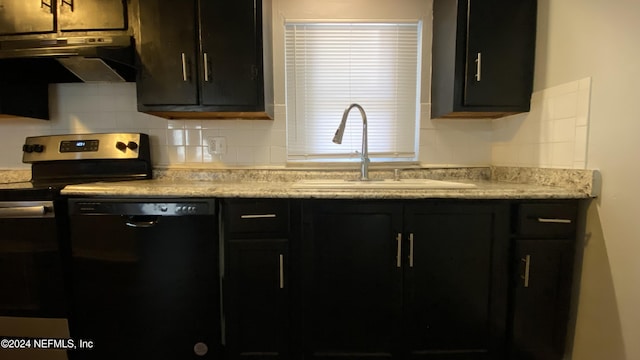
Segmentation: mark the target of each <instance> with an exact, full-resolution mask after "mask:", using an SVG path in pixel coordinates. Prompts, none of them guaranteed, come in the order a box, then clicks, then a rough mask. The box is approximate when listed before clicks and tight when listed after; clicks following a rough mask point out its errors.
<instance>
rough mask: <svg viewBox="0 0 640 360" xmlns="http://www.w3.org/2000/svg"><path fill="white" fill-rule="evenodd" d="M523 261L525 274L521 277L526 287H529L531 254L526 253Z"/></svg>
mask: <svg viewBox="0 0 640 360" xmlns="http://www.w3.org/2000/svg"><path fill="white" fill-rule="evenodd" d="M520 260H522V262H524V275H521V276H520V278H521V279H523V280H524V287H526V288H528V287H529V272H530V271H531V255H525V257H524V258H521V259H520Z"/></svg>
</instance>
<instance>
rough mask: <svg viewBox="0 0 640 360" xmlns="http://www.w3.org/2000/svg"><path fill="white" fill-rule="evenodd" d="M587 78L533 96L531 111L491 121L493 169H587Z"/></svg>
mask: <svg viewBox="0 0 640 360" xmlns="http://www.w3.org/2000/svg"><path fill="white" fill-rule="evenodd" d="M590 94H591V78H585V79H582V80H578V81H573V82H570V83H566V84H562V85H559V86H555V87H552V88H548V89H544V90H542V91H538V92H535V93H533V96H532V97H531V111H530V112H528V113H524V114H518V115H513V116H510V117H506V118H502V119H497V120H494V121H493V140H492V145H491V153H492V155H491V158H492V163H493V165H498V166H525V167H546V168H569V169H586V168H587V150H588V134H589V101H590Z"/></svg>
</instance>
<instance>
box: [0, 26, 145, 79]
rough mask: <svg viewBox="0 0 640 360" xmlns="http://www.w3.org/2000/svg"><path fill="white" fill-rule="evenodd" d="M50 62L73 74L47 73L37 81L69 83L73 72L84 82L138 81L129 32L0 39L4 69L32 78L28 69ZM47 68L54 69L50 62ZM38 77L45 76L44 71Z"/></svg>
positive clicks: (0, 62) (0, 61) (0, 57)
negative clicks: (9, 66)
mask: <svg viewBox="0 0 640 360" xmlns="http://www.w3.org/2000/svg"><path fill="white" fill-rule="evenodd" d="M34 59H35V60H34ZM23 60H24V61H23ZM48 62H56V63H58V64H60V65H62V67H64V69H66V70H67V71H68V72H69V73H70V74H57V73H55V71H54V72H53V73H51V72H47V74H45V75H44V77H45V78H39V79H37V80H38V81H45V82H49V83H53V82H66V81H68V80H67V79H69V78H70V75H72V76H73V77H75V78H77V79H78V80H79V81H84V82H93V81H112V82H113V81H135V69H134V46H133V39H132V37H131V36H129V35H116V36H109V35H107V36H104V35H100V36H73V37H59V38H46V39H7V38H6V37H5V38H4V39H3V40H0V64H4V65H5V66H3V67H4V68H5V69H4V70H5V71H15V72H19V73H21V74H20V76H21V77H22V78H27V80H29V79H28V78H29V76H31V74H32V72H31V71H28V69H29V66H34V65H33V64H38V63H39V64H44V63H48ZM6 64H14V65H16V66H17V67H19V68H20V69H19V71H18V69H13V70H10V69H7V66H6ZM23 64H24V65H23ZM35 66H37V67H42V66H43V65H35ZM48 67H49V68H54V67H53V66H51V65H50V64H49V65H48ZM39 76H42V71H41V72H40V74H39ZM61 79H62V80H61ZM34 80H35V79H34ZM78 80H76V81H78Z"/></svg>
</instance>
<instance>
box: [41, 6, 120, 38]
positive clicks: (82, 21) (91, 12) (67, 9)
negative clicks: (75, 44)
mask: <svg viewBox="0 0 640 360" xmlns="http://www.w3.org/2000/svg"><path fill="white" fill-rule="evenodd" d="M52 1H53V0H52ZM59 7H60V16H59V18H58V24H59V26H60V30H62V31H74V30H117V29H126V28H127V8H126V3H125V0H60V2H59Z"/></svg>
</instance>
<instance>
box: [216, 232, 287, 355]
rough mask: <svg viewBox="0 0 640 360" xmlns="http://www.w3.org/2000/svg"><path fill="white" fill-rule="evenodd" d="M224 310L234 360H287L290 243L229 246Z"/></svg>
mask: <svg viewBox="0 0 640 360" xmlns="http://www.w3.org/2000/svg"><path fill="white" fill-rule="evenodd" d="M227 246H228V249H227V254H228V256H227V260H226V261H227V270H226V273H225V279H226V280H225V309H226V314H227V317H226V329H227V336H226V338H227V351H228V358H229V359H242V358H251V359H255V358H256V356H258V357H259V358H261V359H266V358H269V359H278V358H282V359H286V357H287V346H288V341H287V338H288V327H289V325H288V323H289V316H288V308H289V304H288V293H289V287H290V285H289V277H288V271H287V269H288V266H287V265H288V263H289V254H288V250H287V240H262V239H261V240H247V239H243V240H230V241H228V242H227Z"/></svg>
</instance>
